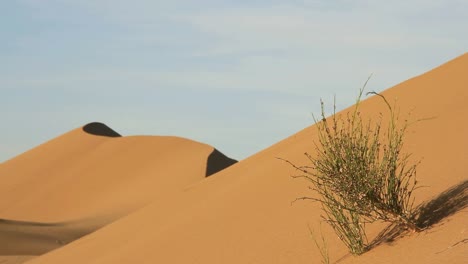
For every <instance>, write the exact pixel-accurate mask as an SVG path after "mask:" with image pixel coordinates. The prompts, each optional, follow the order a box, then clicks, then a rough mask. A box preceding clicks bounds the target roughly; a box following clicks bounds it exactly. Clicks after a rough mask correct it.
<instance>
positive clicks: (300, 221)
mask: <svg viewBox="0 0 468 264" xmlns="http://www.w3.org/2000/svg"><path fill="white" fill-rule="evenodd" d="M383 94H384V95H385V96H386V98H387V99H388V100H390V101H392V100H394V99H397V104H398V106H399V107H400V109H401V113H402V116H403V117H404V114H405V113H408V112H410V111H412V113H413V114H412V116H411V117H410V118H412V119H413V120H416V119H420V118H430V119H428V120H425V121H421V122H417V123H415V124H414V125H413V126H411V127H410V130H409V132H408V135H407V137H406V141H405V144H406V146H405V149H406V150H407V151H409V152H411V153H413V156H412V157H413V158H414V160H419V159H422V163H421V164H420V166H419V167H418V174H417V177H418V179H419V183H420V185H422V186H426V187H424V188H420V189H418V190H417V191H416V192H415V196H416V204H420V205H422V208H423V209H424V210H422V211H421V212H422V216H421V217H420V219H421V221H424V222H426V224H427V225H428V226H430V228H429V229H428V230H426V231H423V232H421V233H416V234H405V233H403V234H402V235H403V236H402V237H401V235H400V236H397V237H391V238H392V239H393V241H388V240H389V239H388V237H387V239H386V240H385V241H383V242H382V243H381V244H380V245H378V246H376V247H375V248H373V249H372V250H371V251H369V252H367V253H365V254H364V255H362V256H359V257H353V256H350V255H349V254H347V249H346V248H345V246H344V245H343V244H342V243H341V242H340V241H339V239H338V238H337V237H336V235H335V234H334V233H333V232H332V231H331V230H330V228H329V227H328V226H326V224H323V225H322V235H323V236H324V237H325V239H326V240H327V241H328V248H329V252H330V257H331V260H332V263H334V262H335V261H337V260H339V263H421V264H422V263H466V259H468V247H467V246H468V242H467V241H468V223H467V221H466V207H467V205H468V182H467V180H468V167H467V166H466V164H465V163H466V161H468V137H467V136H466V135H468V122H467V121H468V104H466V99H468V54H464V55H462V56H460V57H458V58H456V59H454V60H452V61H450V62H448V63H446V64H444V65H442V66H440V67H438V68H436V69H434V70H432V71H430V72H428V73H426V74H423V75H421V76H418V77H416V78H413V79H410V80H408V81H405V82H403V83H401V84H399V85H397V86H395V87H393V88H391V89H388V90H386V91H385V92H384V93H383ZM338 99H339V98H338ZM361 107H362V108H361V110H362V114H363V115H365V116H369V117H376V116H377V115H378V113H379V112H384V113H385V111H387V110H386V109H385V105H384V104H383V103H382V101H381V99H380V98H378V97H375V96H374V97H371V98H369V99H367V100H365V101H364V102H363V103H362V106H361ZM346 111H347V110H344V112H346ZM72 133H73V132H72ZM316 136H317V134H316V128H315V126H311V127H309V128H306V129H304V130H303V131H300V132H298V133H297V134H295V135H293V136H291V137H289V138H287V139H285V140H283V141H281V142H279V143H277V144H275V145H273V146H271V147H270V148H267V149H266V150H264V151H261V152H259V153H257V154H255V155H253V156H251V157H249V158H247V159H245V160H243V161H241V162H239V163H237V164H236V165H235V166H232V167H229V168H227V169H225V170H222V171H220V172H218V173H216V174H215V175H213V176H212V177H210V178H207V179H203V180H199V181H196V180H194V181H193V184H191V185H190V186H189V187H187V188H184V189H181V188H179V189H177V188H174V189H172V190H171V192H166V193H165V195H166V196H160V197H161V198H159V199H158V198H153V199H152V200H151V201H152V202H151V204H150V205H148V206H146V207H144V208H141V209H139V210H137V211H135V212H132V213H129V214H128V215H127V216H125V217H122V218H120V219H119V220H117V221H115V222H113V223H110V224H108V225H106V226H104V227H103V228H101V229H99V230H97V231H95V232H93V233H91V234H89V235H87V236H85V237H82V238H80V239H77V240H76V241H74V242H72V243H70V244H67V245H65V246H63V247H61V248H58V249H57V250H54V251H50V252H49V253H47V254H44V255H42V256H40V257H37V258H34V259H32V260H30V261H28V262H27V263H31V264H38V263H47V264H50V263H52V264H53V263H213V264H214V263H265V264H267V263H268V264H270V263H288V264H289V263H320V254H319V252H318V251H317V249H316V247H315V245H314V242H313V240H312V238H311V236H310V234H309V230H308V226H310V227H311V228H312V229H314V230H315V232H316V234H317V233H318V234H320V233H319V230H320V213H321V212H320V206H319V205H318V204H317V203H312V202H296V203H294V204H293V205H291V201H292V200H294V199H295V198H296V197H300V196H304V195H308V194H309V190H308V189H307V185H308V183H307V182H304V181H301V180H297V179H296V180H293V179H291V178H290V177H289V176H290V175H291V174H294V170H293V169H292V168H291V167H290V166H288V165H287V164H285V163H284V162H281V161H280V160H278V159H276V157H282V158H286V159H289V160H291V161H292V162H294V163H296V164H306V158H305V157H304V155H303V153H304V152H306V151H307V152H309V153H313V151H314V145H313V144H314V143H313V142H314V140H316V139H317V138H316ZM96 140H97V139H96ZM100 140H103V141H104V140H106V139H100ZM112 140H113V139H112ZM96 144H97V143H92V144H91V143H90V145H93V146H94V145H96ZM100 144H104V143H103V142H100V143H99V145H100ZM128 146H133V144H132V143H128ZM151 149H152V148H149V147H148V146H142V147H141V149H139V150H140V151H141V152H140V151H139V152H138V153H135V154H134V155H137V156H138V157H139V158H140V159H147V158H148V156H147V155H148V154H149V153H148V152H149V151H151ZM33 151H34V150H33ZM207 152H208V151H207ZM109 153H114V152H113V151H109ZM177 155H181V154H180V153H176V154H175V156H176V157H177ZM107 157H108V158H109V160H107V161H105V159H104V160H99V161H96V162H99V163H100V162H109V163H115V162H113V161H114V157H112V156H107ZM111 157H112V158H111ZM165 157H166V156H165V155H160V156H158V157H155V159H153V160H152V162H158V161H157V158H165ZM86 159H89V160H90V161H89V162H92V161H95V160H96V158H95V157H93V156H91V157H89V155H86ZM33 161H34V159H31V160H29V161H27V162H31V163H32V162H33ZM67 161H68V159H66V160H64V161H63V162H67ZM171 161H172V162H173V163H170V162H171ZM27 162H25V163H24V164H28V163H27ZM177 162H178V160H177V159H170V160H167V161H166V162H165V164H167V165H168V166H169V167H177V166H178V165H177V164H178V163H177ZM70 164H71V163H70ZM3 166H4V165H2V167H3ZM25 166H26V165H25ZM56 166H59V165H56ZM132 166H135V164H134V163H129V164H127V165H122V168H121V170H127V171H132V170H134V169H135V168H134V167H132ZM2 167H0V170H1V168H2ZM148 168H152V165H151V166H150V165H148ZM11 173H12V174H13V173H14V171H13V170H12V171H11ZM102 173H104V172H102ZM1 175H3V174H1ZM173 175H175V176H174V177H179V176H181V174H173ZM182 175H183V174H182ZM103 177H105V178H106V177H107V178H106V180H107V181H110V180H111V179H112V176H109V175H108V174H106V175H104V176H103ZM179 180H180V181H185V179H184V178H183V177H182V178H181V179H178V178H177V179H174V181H175V182H178V181H179ZM187 184H189V183H188V180H186V182H184V184H181V185H185V186H187ZM103 185H105V184H103ZM47 186H49V185H48V184H46V183H44V186H42V185H41V186H40V187H41V188H48V187H47ZM133 186H134V187H132V189H133V188H140V187H142V185H141V186H140V185H137V184H135V185H133ZM25 188H26V187H25ZM49 188H50V187H49ZM86 188H90V187H89V186H84V187H83V188H82V189H81V190H82V192H81V197H80V196H79V194H77V196H76V199H77V200H76V203H79V202H80V198H82V199H83V200H85V201H89V203H84V204H85V206H82V207H80V208H76V209H77V210H74V209H73V208H72V209H69V210H65V208H62V209H64V213H61V212H60V204H59V203H58V202H56V206H57V209H56V210H55V211H54V210H52V211H51V212H52V213H50V214H51V215H54V213H55V214H56V215H57V216H55V217H59V216H60V217H67V218H68V219H83V218H85V216H92V215H96V214H97V215H99V212H100V210H104V208H112V207H113V206H109V207H107V205H108V204H111V205H114V206H116V207H119V204H120V203H121V202H124V200H125V199H123V198H121V197H120V196H119V195H118V194H115V195H110V196H109V197H110V198H109V199H108V200H109V202H108V203H103V204H100V205H94V203H93V199H95V198H94V197H92V198H90V197H87V196H86V191H85V190H87V189H86ZM115 188H117V187H115V186H112V187H109V192H110V193H113V191H114V190H115ZM142 188H144V187H142ZM146 188H148V187H147V186H146ZM154 189H156V187H155V188H154ZM144 190H145V189H144ZM146 190H147V189H146ZM158 190H159V188H158ZM118 191H119V192H125V191H126V188H125V187H122V188H121V189H119V190H118ZM40 193H41V192H40V191H39V194H40ZM96 193H98V192H96ZM9 195H12V194H9ZM24 195H26V194H24ZM36 195H37V194H31V197H37V196H36ZM95 196H97V197H98V198H99V196H98V195H97V194H95ZM6 197H8V195H7V196H6ZM106 197H107V196H106ZM128 197H134V196H131V195H129V196H128ZM46 199H50V198H49V197H41V198H40V200H41V201H47V200H46ZM114 199H115V200H114ZM127 199H128V198H127ZM149 199H151V197H149V198H148V200H149ZM136 200H138V199H136ZM13 202H15V199H11V200H10V201H9V202H7V203H5V204H6V205H10V204H11V206H10V207H9V208H6V209H5V210H1V211H0V217H3V215H4V212H5V213H9V215H10V216H21V217H23V218H26V216H27V217H36V218H37V219H43V220H44V219H46V220H47V219H51V217H50V216H48V215H49V212H42V214H41V210H34V211H33V213H28V212H20V210H19V209H18V210H16V208H17V207H19V206H21V205H22V203H17V205H14V204H12V203H13ZM29 204H33V203H32V202H30V203H29ZM6 205H3V203H2V206H6ZM30 206H32V205H30ZM6 207H8V206H6ZM0 208H3V207H0ZM114 208H115V207H114ZM110 211H112V210H110ZM15 214H16V215H15ZM122 215H123V214H122ZM56 219H57V218H56ZM384 227H385V225H383V224H376V225H372V226H369V229H368V234H369V238H370V239H372V238H374V237H376V236H377V235H378V234H379V233H380V232H381V231H382V230H383V229H384ZM318 236H320V235H318ZM12 239H13V238H12Z"/></svg>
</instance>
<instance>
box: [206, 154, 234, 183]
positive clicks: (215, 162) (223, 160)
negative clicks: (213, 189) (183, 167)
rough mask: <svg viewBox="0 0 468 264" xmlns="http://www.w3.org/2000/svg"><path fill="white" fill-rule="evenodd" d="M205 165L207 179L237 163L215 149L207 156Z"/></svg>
mask: <svg viewBox="0 0 468 264" xmlns="http://www.w3.org/2000/svg"><path fill="white" fill-rule="evenodd" d="M206 163H207V164H206V173H205V177H209V176H211V175H213V174H215V173H217V172H219V171H221V170H224V169H226V168H227V167H229V166H231V165H233V164H235V163H237V160H234V159H231V158H228V157H226V156H225V155H224V154H223V153H221V152H219V151H218V150H217V149H214V150H213V152H211V154H210V155H209V156H208V159H207V161H206Z"/></svg>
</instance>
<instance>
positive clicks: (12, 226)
mask: <svg viewBox="0 0 468 264" xmlns="http://www.w3.org/2000/svg"><path fill="white" fill-rule="evenodd" d="M83 221H86V220H79V221H76V222H57V223H39V222H26V221H17V220H9V219H0V256H17V255H31V256H33V255H42V254H45V253H47V252H49V251H51V250H54V249H57V248H59V247H62V246H64V245H66V244H68V243H70V242H72V241H74V240H77V239H79V238H81V237H83V236H85V235H87V234H90V233H92V232H94V231H95V230H97V229H99V228H101V227H102V226H104V224H105V223H101V224H98V225H94V226H91V225H89V224H88V223H86V224H85V225H82V223H83Z"/></svg>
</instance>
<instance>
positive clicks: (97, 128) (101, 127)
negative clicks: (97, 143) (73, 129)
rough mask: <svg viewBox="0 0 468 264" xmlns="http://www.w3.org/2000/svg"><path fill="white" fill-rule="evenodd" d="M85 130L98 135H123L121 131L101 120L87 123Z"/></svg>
mask: <svg viewBox="0 0 468 264" xmlns="http://www.w3.org/2000/svg"><path fill="white" fill-rule="evenodd" d="M83 131H85V132H86V133H89V134H92V135H96V136H104V137H121V135H120V134H119V133H117V132H115V131H114V130H112V129H111V128H110V127H108V126H106V125H105V124H103V123H99V122H93V123H89V124H87V125H85V126H84V127H83Z"/></svg>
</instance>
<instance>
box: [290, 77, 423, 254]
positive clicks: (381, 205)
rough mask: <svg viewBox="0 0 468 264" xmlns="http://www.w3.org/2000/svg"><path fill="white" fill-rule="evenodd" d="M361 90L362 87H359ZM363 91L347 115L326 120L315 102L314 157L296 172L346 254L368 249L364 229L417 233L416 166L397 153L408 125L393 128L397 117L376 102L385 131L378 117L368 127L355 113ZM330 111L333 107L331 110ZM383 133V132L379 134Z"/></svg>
mask: <svg viewBox="0 0 468 264" xmlns="http://www.w3.org/2000/svg"><path fill="white" fill-rule="evenodd" d="M364 87H365V85H364ZM364 87H363V88H362V89H361V90H360V92H359V96H358V98H357V100H356V104H355V107H354V109H353V111H351V112H349V113H347V114H344V115H338V114H336V112H335V111H333V114H332V115H331V116H330V117H329V118H326V113H325V110H324V104H323V102H321V109H322V112H321V118H320V119H316V118H315V117H314V119H315V122H316V126H317V130H318V142H317V143H316V153H315V155H310V154H308V153H305V155H306V156H307V158H308V159H309V161H310V165H307V166H296V165H294V164H292V163H291V162H289V161H287V160H286V161H287V162H288V163H289V164H291V165H292V166H294V167H295V168H296V169H298V170H300V171H301V172H302V173H303V174H302V175H299V176H293V177H302V178H306V179H307V180H309V181H310V182H311V183H312V186H311V188H312V189H313V190H315V191H317V193H318V195H319V196H318V197H319V198H310V197H303V198H299V199H311V200H315V201H319V202H321V205H322V209H323V211H324V213H325V214H324V215H323V218H324V219H325V220H326V222H328V223H329V224H330V225H331V227H332V228H333V229H334V231H335V232H336V234H337V235H338V236H339V238H340V239H341V240H342V241H343V242H344V243H345V244H346V246H347V247H348V248H349V250H350V252H351V253H352V254H355V255H359V254H362V253H363V252H365V251H366V250H367V249H368V243H367V237H366V233H365V225H366V224H367V223H372V222H375V221H384V222H389V223H392V224H396V225H400V226H403V227H405V228H407V229H410V230H413V231H417V230H418V228H417V226H416V224H415V223H414V220H413V218H412V217H413V214H414V208H413V200H414V199H413V198H412V193H413V190H414V189H415V187H416V183H417V182H416V180H415V174H416V165H417V164H410V163H409V156H410V155H409V154H403V153H402V147H403V139H404V135H405V132H406V130H407V128H408V126H409V123H408V122H407V121H406V120H405V121H404V122H403V123H402V124H399V119H398V113H397V112H396V111H395V109H394V108H392V107H391V105H390V104H389V103H388V102H387V100H386V99H385V97H383V96H382V95H380V94H377V93H372V94H375V95H377V96H380V97H381V98H382V99H383V100H384V102H385V104H386V105H387V107H388V109H389V113H390V116H389V118H388V126H383V125H382V124H383V120H384V117H383V115H380V117H379V118H378V119H377V120H376V121H374V122H372V121H371V120H370V119H369V120H363V118H362V116H361V112H360V103H361V98H362V95H363V92H364ZM335 109H336V107H335ZM384 129H386V132H383V131H384Z"/></svg>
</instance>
